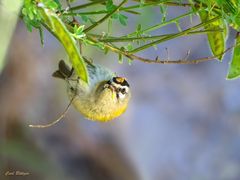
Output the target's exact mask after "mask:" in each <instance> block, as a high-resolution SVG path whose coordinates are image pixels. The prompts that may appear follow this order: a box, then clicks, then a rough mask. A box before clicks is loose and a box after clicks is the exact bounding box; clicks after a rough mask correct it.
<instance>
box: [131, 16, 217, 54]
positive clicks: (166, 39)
mask: <svg viewBox="0 0 240 180" xmlns="http://www.w3.org/2000/svg"><path fill="white" fill-rule="evenodd" d="M220 18H221V16H217V17H215V18H213V19H210V20H208V21H206V22H203V23H200V24H198V25H196V26H194V27H192V28H189V29H186V30H184V31H182V32H179V33H177V34H174V35H172V36H168V37H165V38H162V39H160V40H156V41H154V42H151V43H148V44H145V45H143V46H140V47H138V48H136V49H133V50H132V51H130V53H136V52H139V51H142V50H144V49H147V48H149V47H152V46H154V45H156V44H159V43H162V42H164V41H168V40H171V39H174V38H177V37H180V36H183V35H185V34H186V33H189V32H191V31H193V30H196V29H198V28H200V27H203V26H206V25H207V24H210V23H212V22H214V21H216V20H218V19H220Z"/></svg>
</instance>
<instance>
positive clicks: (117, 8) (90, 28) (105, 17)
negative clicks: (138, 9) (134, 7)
mask: <svg viewBox="0 0 240 180" xmlns="http://www.w3.org/2000/svg"><path fill="white" fill-rule="evenodd" d="M127 1H128V0H123V1H122V2H121V3H120V4H119V5H118V6H117V7H116V8H115V9H114V10H113V11H112V12H110V13H109V14H107V15H106V16H104V17H103V18H102V19H100V20H99V21H97V22H96V23H94V24H93V25H91V26H89V27H88V28H86V29H85V30H84V33H86V32H88V31H90V30H92V29H93V28H95V27H96V26H98V25H99V24H101V23H103V22H104V21H105V20H106V19H108V18H109V17H110V16H112V15H113V14H114V13H115V12H117V11H118V10H119V9H120V7H121V6H122V5H123V4H125V3H126V2H127Z"/></svg>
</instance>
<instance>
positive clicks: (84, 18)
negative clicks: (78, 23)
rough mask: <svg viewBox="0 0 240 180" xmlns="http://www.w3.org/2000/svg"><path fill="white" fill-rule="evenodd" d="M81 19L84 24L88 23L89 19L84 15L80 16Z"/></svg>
mask: <svg viewBox="0 0 240 180" xmlns="http://www.w3.org/2000/svg"><path fill="white" fill-rule="evenodd" d="M81 19H82V20H83V21H84V22H88V20H89V18H88V17H87V16H86V15H81Z"/></svg>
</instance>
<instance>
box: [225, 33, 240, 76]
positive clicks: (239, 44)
mask: <svg viewBox="0 0 240 180" xmlns="http://www.w3.org/2000/svg"><path fill="white" fill-rule="evenodd" d="M239 77H240V36H239V35H238V36H237V38H236V47H235V48H234V52H233V58H232V61H231V63H230V67H229V72H228V75H227V79H236V78H239Z"/></svg>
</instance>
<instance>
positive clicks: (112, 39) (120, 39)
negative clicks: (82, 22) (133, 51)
mask: <svg viewBox="0 0 240 180" xmlns="http://www.w3.org/2000/svg"><path fill="white" fill-rule="evenodd" d="M216 32H223V29H212V30H211V29H209V30H200V31H193V32H189V33H186V34H184V35H183V36H190V35H201V34H206V33H216ZM175 34H178V33H171V34H162V35H156V36H141V37H113V36H107V38H103V35H98V34H88V35H90V36H93V37H97V38H99V39H98V40H99V41H100V42H129V41H130V42H132V41H136V40H143V41H146V40H156V39H160V38H165V37H167V36H172V35H175Z"/></svg>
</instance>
